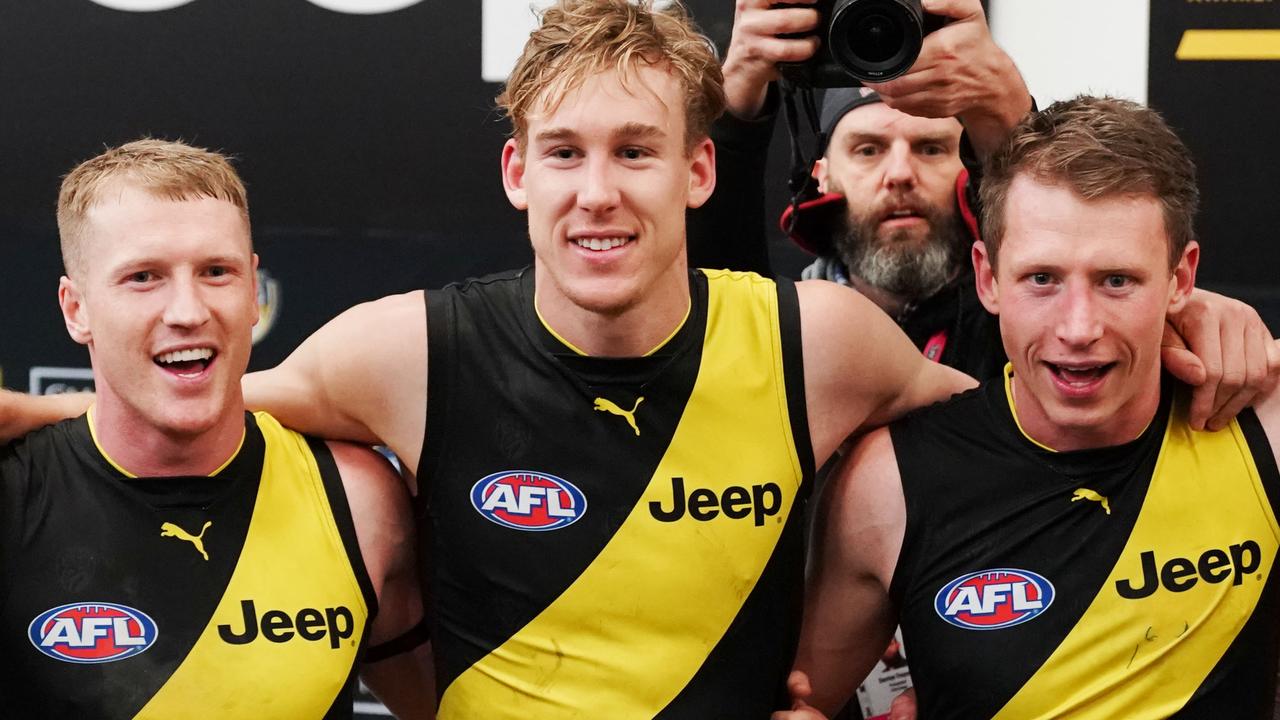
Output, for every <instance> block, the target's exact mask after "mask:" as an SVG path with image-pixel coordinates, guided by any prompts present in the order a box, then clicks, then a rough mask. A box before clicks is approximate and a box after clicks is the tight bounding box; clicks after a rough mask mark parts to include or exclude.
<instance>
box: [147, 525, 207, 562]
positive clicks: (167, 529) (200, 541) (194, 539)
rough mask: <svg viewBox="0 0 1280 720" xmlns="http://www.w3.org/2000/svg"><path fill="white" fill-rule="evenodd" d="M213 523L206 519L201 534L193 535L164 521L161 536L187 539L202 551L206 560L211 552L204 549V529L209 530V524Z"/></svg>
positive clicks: (201, 553)
mask: <svg viewBox="0 0 1280 720" xmlns="http://www.w3.org/2000/svg"><path fill="white" fill-rule="evenodd" d="M212 524H213V522H211V521H208V520H206V521H205V523H204V527H202V528H200V534H199V535H192V534H191V533H189V532H187V531H186V530H183V529H182V528H180V527H178V526H177V525H174V524H173V523H164V524H163V525H161V526H160V537H171V538H178V539H179V540H186V541H187V542H189V543H191V544H192V545H195V546H196V550H198V551H200V555H201V556H203V557H204V559H205V560H208V559H209V553H207V552H205V551H204V531H205V530H208V529H209V526H210V525H212Z"/></svg>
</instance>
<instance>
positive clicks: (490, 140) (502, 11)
mask: <svg viewBox="0 0 1280 720" xmlns="http://www.w3.org/2000/svg"><path fill="white" fill-rule="evenodd" d="M689 5H690V7H691V8H692V9H693V11H694V13H695V15H696V16H698V17H699V19H700V21H701V22H702V24H703V26H704V28H705V29H706V30H707V31H708V33H709V34H710V35H712V37H713V38H714V39H715V40H717V42H718V43H719V44H720V45H721V47H723V45H724V43H725V42H726V41H727V38H728V35H729V30H730V26H731V22H732V8H733V3H732V2H728V1H727V0H690V2H689ZM0 7H2V8H3V16H4V22H3V23H0V47H3V48H4V59H3V62H0V95H2V96H3V97H4V98H5V101H6V102H5V106H6V111H5V112H4V113H3V115H0V157H2V158H3V159H4V162H3V172H0V196H3V197H4V198H5V202H4V203H3V204H2V205H0V233H2V237H3V239H4V244H3V246H2V247H3V250H2V252H3V256H2V257H3V268H4V270H3V281H2V282H0V328H3V340H2V341H0V373H3V374H2V375H0V377H2V378H3V383H4V385H6V386H8V387H13V388H17V389H24V390H25V389H28V388H30V389H32V390H34V391H38V392H62V391H67V390H77V389H85V388H87V387H89V386H90V385H91V381H90V379H89V377H88V374H87V371H86V368H87V367H88V358H87V355H86V353H85V352H84V350H83V349H82V348H80V347H79V346H77V345H75V344H73V343H72V342H71V341H70V340H69V339H68V338H67V336H66V333H65V332H64V330H63V328H62V324H61V321H60V315H59V313H58V310H57V306H56V302H55V296H56V285H57V276H58V275H59V273H60V262H59V259H58V251H57V240H56V237H57V236H56V228H55V226H54V222H53V208H54V200H55V198H56V195H57V188H58V182H59V178H60V176H61V175H62V174H63V173H64V172H66V171H67V170H68V169H69V168H70V167H71V166H72V165H73V164H74V163H76V162H77V161H79V160H82V159H84V158H86V157H88V156H91V155H93V154H95V153H97V152H98V151H100V150H101V149H102V147H103V146H104V145H106V144H117V143H121V142H124V141H127V140H130V139H134V138H137V137H139V136H142V135H152V136H156V137H165V138H182V139H186V140H189V141H192V142H195V143H197V144H201V145H205V146H209V147H213V148H220V149H224V150H226V151H228V152H231V153H233V154H235V155H236V156H238V158H239V163H238V164H239V167H240V169H241V171H242V173H243V175H244V177H245V179H246V180H247V182H248V185H249V190H250V200H251V204H252V209H253V217H254V224H255V225H254V236H255V242H256V244H257V249H258V251H259V253H260V254H261V256H262V266H263V270H264V275H263V278H262V279H263V283H262V292H261V293H260V297H259V300H260V304H261V306H262V311H263V313H262V317H263V321H262V323H261V324H260V327H259V329H258V333H257V335H256V338H257V340H258V344H257V346H256V349H255V351H254V358H253V363H252V366H253V367H255V368H258V367H264V366H270V365H273V364H275V363H276V362H278V361H279V360H281V359H282V358H283V357H284V356H285V354H286V353H287V352H288V350H289V349H290V348H292V347H293V346H294V345H295V344H296V343H297V342H298V341H299V340H301V339H302V338H303V337H305V336H306V334H308V333H310V332H311V331H313V330H314V329H315V328H316V327H318V326H319V325H320V324H321V323H322V322H323V321H324V320H325V319H327V318H328V317H331V316H332V315H333V314H335V313H336V312H338V311H340V310H341V309H343V308H345V307H347V306H349V305H351V304H352V303H354V302H358V301H360V300H364V299H369V298H373V297H376V296H379V295H382V294H386V293H389V292H398V291H404V290H409V289H413V288H419V287H424V286H439V285H442V284H444V283H445V282H447V281H450V280H454V279H460V278H463V277H465V276H468V275H475V274H480V273H485V272H489V271H492V270H498V269H502V268H505V267H511V266H517V265H522V264H525V263H527V262H529V260H530V253H529V250H528V247H527V242H526V240H525V236H524V227H523V218H522V216H521V215H520V214H519V213H517V212H516V211H515V210H513V209H511V208H510V206H509V205H508V204H507V202H506V199H505V197H504V196H503V194H502V191H501V185H500V182H499V177H498V153H499V149H500V147H501V144H502V141H503V137H504V132H505V125H504V124H503V123H502V122H501V119H500V117H499V116H498V115H497V113H495V112H494V110H493V106H492V98H493V96H494V95H495V94H496V92H497V91H498V89H499V86H498V85H497V84H496V82H494V81H495V80H496V79H498V78H501V77H502V75H503V73H504V68H505V67H509V63H510V61H511V57H512V56H513V52H512V48H511V43H512V42H513V40H512V38H513V37H514V38H515V40H514V42H519V37H520V36H521V35H522V33H523V28H526V27H528V26H529V24H530V20H529V10H528V3H527V2H526V1H525V0H519V1H516V0H483V2H445V1H444V0H255V2H252V3H244V2H235V1H234V0H42V1H41V2H21V1H20V0H0ZM997 12H998V9H997ZM1242 28H1253V29H1263V30H1270V32H1269V33H1268V32H1261V33H1255V34H1253V35H1247V36H1246V35H1240V34H1234V35H1233V34H1223V33H1221V32H1218V33H1213V32H1209V33H1205V32H1203V31H1206V30H1208V31H1213V30H1224V29H1242ZM1019 31H1020V32H1027V33H1034V32H1044V31H1046V29H1045V28H1040V27H1026V28H1023V29H1020V30H1019ZM1197 31H1201V32H1199V33H1198V34H1197ZM1277 33H1280V7H1278V6H1277V3H1276V2H1275V1H1274V0H1252V1H1251V2H1225V1H1223V2H1209V1H1208V0H1173V1H1170V2H1158V3H1152V7H1151V39H1150V65H1149V67H1150V79H1149V80H1150V82H1149V87H1150V100H1151V102H1152V104H1154V105H1155V106H1157V107H1159V108H1161V109H1162V110H1164V111H1165V112H1166V114H1167V115H1168V117H1169V118H1170V120H1171V121H1172V122H1173V124H1174V125H1175V126H1177V127H1178V128H1179V129H1180V130H1181V131H1182V132H1183V133H1184V135H1185V137H1186V138H1187V140H1188V142H1189V143H1190V144H1191V147H1192V149H1193V150H1194V151H1195V153H1196V155H1197V158H1198V161H1199V163H1200V165H1201V168H1202V179H1203V182H1204V186H1205V203H1204V205H1205V212H1204V217H1203V223H1202V234H1203V235H1204V237H1205V238H1206V239H1207V242H1206V244H1207V245H1208V247H1209V257H1208V259H1207V260H1206V262H1205V265H1204V271H1203V278H1204V279H1205V280H1206V281H1208V282H1209V284H1212V285H1217V286H1223V287H1230V288H1232V289H1233V290H1234V291H1236V292H1238V293H1240V294H1242V295H1244V296H1247V297H1249V298H1250V299H1252V300H1254V301H1255V302H1259V303H1260V304H1262V305H1263V310H1264V314H1265V315H1267V316H1268V317H1274V316H1276V315H1278V314H1280V313H1278V312H1277V311H1278V310H1280V306H1278V304H1277V303H1276V300H1275V297H1274V293H1273V291H1272V285H1273V280H1272V275H1273V273H1272V268H1273V267H1275V265H1276V260H1277V253H1280V251H1278V250H1277V249H1276V242H1275V238H1274V235H1275V234H1276V227H1277V225H1278V224H1280V205H1278V204H1277V203H1275V202H1273V201H1272V199H1271V196H1272V195H1273V194H1274V193H1273V189H1274V187H1275V185H1276V182H1277V176H1276V171H1275V168H1276V167H1278V166H1280V146H1277V144H1276V143H1275V142H1274V139H1273V138H1272V137H1271V133H1269V132H1268V131H1267V130H1268V128H1270V127H1271V126H1272V125H1274V122H1275V118H1276V115H1277V111H1280V98H1278V97H1277V95H1276V93H1274V92H1272V91H1270V89H1273V88H1275V87H1277V86H1280V63H1277V62H1275V60H1276V59H1277V58H1278V57H1280V48H1278V47H1277V46H1278V45H1280V42H1278V41H1277ZM1079 52H1087V51H1086V50H1085V49H1084V47H1083V46H1082V47H1081V48H1080V50H1079ZM486 78H487V79H486ZM1034 90H1035V88H1033V91H1034ZM780 134H781V133H780ZM772 166H773V167H774V168H776V173H775V175H774V178H773V179H774V181H775V182H773V183H772V184H771V188H770V195H769V203H770V207H771V208H772V209H780V208H781V207H782V206H783V203H784V200H783V197H784V196H783V192H784V188H783V175H784V174H785V173H784V169H785V166H786V156H785V147H784V143H782V142H775V146H774V155H773V160H772ZM771 251H772V252H773V253H774V257H775V261H776V263H777V266H778V268H779V269H780V270H781V271H782V272H785V273H788V274H795V273H797V272H798V270H799V268H800V267H801V266H802V265H803V263H804V262H805V260H806V258H805V256H803V255H802V254H800V253H799V252H798V251H796V250H794V249H793V248H791V247H790V246H789V245H788V244H787V243H786V242H785V241H783V240H782V239H781V238H780V237H776V236H775V237H774V238H773V245H772V247H771Z"/></svg>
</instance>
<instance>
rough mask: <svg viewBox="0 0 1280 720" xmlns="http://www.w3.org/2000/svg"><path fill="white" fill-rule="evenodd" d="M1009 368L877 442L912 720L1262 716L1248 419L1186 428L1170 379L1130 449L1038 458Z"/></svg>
mask: <svg viewBox="0 0 1280 720" xmlns="http://www.w3.org/2000/svg"><path fill="white" fill-rule="evenodd" d="M1008 372H1009V371H1006V379H1005V382H1004V383H1003V384H1002V383H1001V382H999V381H995V382H991V383H988V384H986V385H984V386H982V387H981V388H979V389H977V390H973V391H971V392H968V393H965V394H964V395H961V396H959V397H958V398H956V399H953V400H952V401H950V402H948V403H945V404H943V405H940V406H935V407H934V408H931V409H929V410H926V411H923V412H921V413H918V414H915V415H913V416H910V417H908V418H906V419H904V420H902V421H900V422H898V423H895V424H894V425H893V426H891V431H890V432H891V436H892V438H893V447H894V451H895V453H896V455H897V461H898V467H899V469H900V470H901V474H902V486H903V492H904V494H905V497H906V503H907V524H906V534H905V538H904V542H903V548H902V553H901V555H900V557H899V561H898V565H897V568H896V570H895V572H894V577H893V581H892V584H891V595H892V597H893V599H894V601H895V603H896V604H897V606H898V607H899V608H900V611H901V624H902V629H903V639H904V642H905V647H906V651H907V655H908V657H909V659H910V662H911V674H912V675H913V676H914V678H915V682H916V689H917V692H918V694H919V703H920V705H919V709H920V716H921V717H928V718H990V717H994V718H1000V719H1001V720H1004V719H1006V718H1008V719H1014V718H1016V719H1018V720H1023V719H1026V718H1050V717H1052V718H1099V719H1101V718H1165V717H1178V718H1211V719H1213V720H1220V719H1221V718H1227V717H1229V718H1232V719H1233V720H1236V719H1245V718H1270V717H1271V708H1272V704H1273V702H1274V687H1275V677H1276V656H1277V650H1278V649H1280V643H1278V642H1277V640H1278V638H1280V635H1278V630H1280V599H1278V597H1277V589H1276V582H1277V581H1276V577H1275V576H1276V573H1275V572H1274V570H1273V568H1274V563H1275V558H1276V548H1277V539H1278V538H1280V528H1277V525H1276V513H1275V509H1274V507H1275V506H1274V499H1275V498H1276V497H1277V495H1276V493H1277V491H1278V489H1280V485H1278V484H1277V482H1278V481H1280V475H1277V471H1276V466H1275V462H1274V459H1273V455H1272V451H1271V446H1270V444H1269V443H1268V441H1267V437H1266V435H1265V434H1264V433H1263V430H1262V427H1261V425H1260V424H1259V423H1258V420H1257V417H1256V416H1255V415H1254V414H1253V413H1252V411H1245V412H1244V413H1241V415H1240V417H1239V418H1238V419H1237V420H1236V421H1233V422H1232V423H1231V425H1230V426H1229V427H1227V428H1225V429H1223V430H1221V431H1219V432H1195V431H1192V430H1191V429H1190V426H1189V424H1188V421H1187V414H1186V413H1187V410H1186V406H1187V393H1186V392H1185V389H1183V388H1181V387H1177V386H1176V385H1175V384H1174V383H1173V382H1171V381H1167V380H1166V382H1165V385H1164V388H1163V390H1162V398H1161V405H1160V410H1159V412H1158V413H1157V414H1156V416H1155V419H1154V420H1153V421H1152V423H1151V425H1150V426H1149V427H1148V428H1147V429H1146V430H1145V431H1144V432H1143V434H1142V435H1141V436H1140V437H1139V438H1137V439H1136V440H1134V441H1132V442H1130V443H1126V444H1124V445H1120V446H1115V447H1107V448H1098V449H1091V450H1081V451H1074V452H1052V451H1051V450H1049V449H1048V448H1045V447H1043V446H1039V445H1038V444H1036V443H1035V442H1034V441H1033V440H1031V439H1030V438H1029V437H1028V436H1026V435H1025V434H1023V433H1022V432H1021V430H1020V429H1019V427H1018V425H1017V419H1016V415H1015V414H1014V412H1013V410H1012V401H1011V400H1010V399H1009V398H1010V397H1011V394H1010V391H1009V387H1008V385H1009V381H1008V378H1009V375H1008Z"/></svg>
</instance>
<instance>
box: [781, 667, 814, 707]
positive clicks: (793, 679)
mask: <svg viewBox="0 0 1280 720" xmlns="http://www.w3.org/2000/svg"><path fill="white" fill-rule="evenodd" d="M787 692H788V693H790V694H791V700H792V702H802V701H805V700H808V699H809V697H810V696H812V695H813V686H812V685H811V684H810V683H809V676H808V675H806V674H804V673H803V672H801V671H800V670H792V671H791V674H790V675H788V676H787Z"/></svg>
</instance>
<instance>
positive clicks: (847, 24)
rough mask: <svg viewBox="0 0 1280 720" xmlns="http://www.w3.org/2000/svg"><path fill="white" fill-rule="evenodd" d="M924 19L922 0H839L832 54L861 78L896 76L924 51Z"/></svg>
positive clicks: (830, 38) (833, 15)
mask: <svg viewBox="0 0 1280 720" xmlns="http://www.w3.org/2000/svg"><path fill="white" fill-rule="evenodd" d="M923 20H924V10H923V8H921V6H920V0H835V3H834V5H833V7H832V12H831V20H830V27H829V34H828V37H827V42H828V43H829V45H828V47H829V48H830V52H831V56H832V58H833V59H834V60H835V61H836V63H838V64H839V65H840V66H841V67H842V68H843V69H844V71H845V72H847V73H848V74H850V75H852V76H853V77H855V78H857V79H859V80H863V81H872V82H876V81H882V80H889V79H892V78H895V77H897V76H899V75H901V74H903V73H905V72H906V71H907V70H910V69H911V65H912V64H913V63H915V61H916V56H917V55H919V54H920V44H921V42H922V41H923V39H924V27H923Z"/></svg>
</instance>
